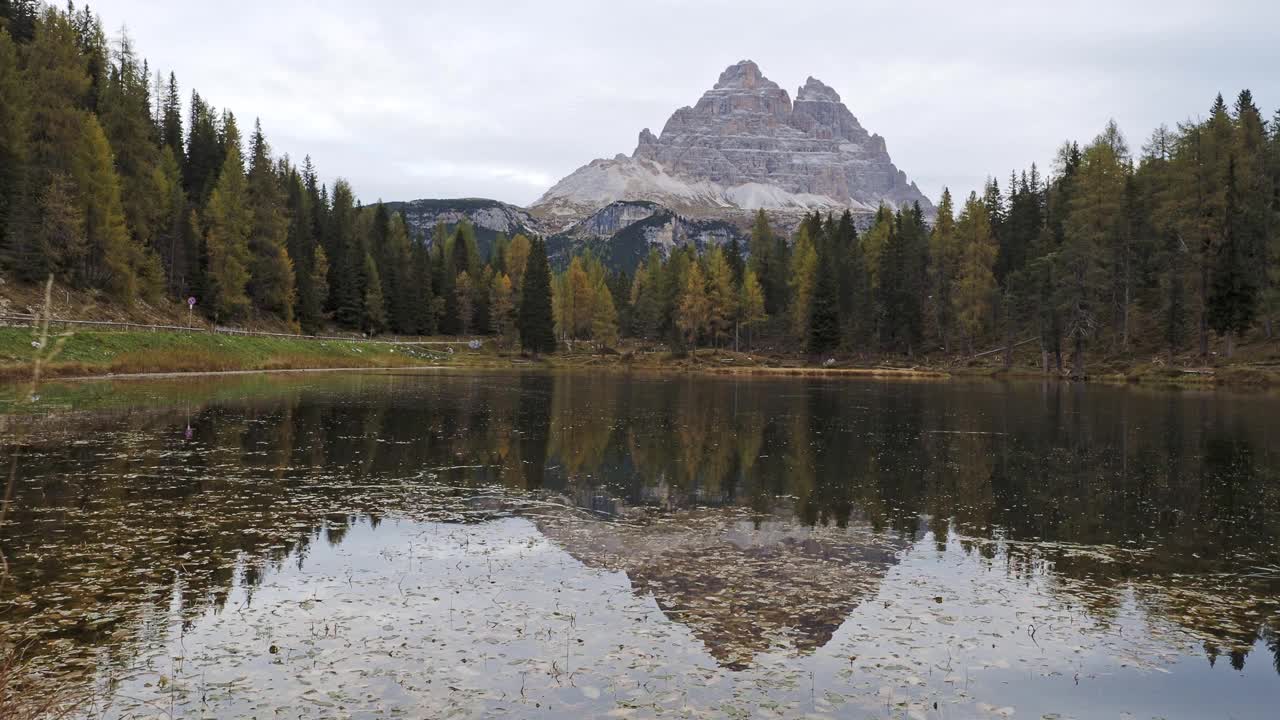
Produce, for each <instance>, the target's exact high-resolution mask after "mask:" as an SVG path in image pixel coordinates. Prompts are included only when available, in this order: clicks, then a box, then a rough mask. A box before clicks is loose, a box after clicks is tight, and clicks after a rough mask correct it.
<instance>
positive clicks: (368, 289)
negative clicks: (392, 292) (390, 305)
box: [360, 253, 387, 335]
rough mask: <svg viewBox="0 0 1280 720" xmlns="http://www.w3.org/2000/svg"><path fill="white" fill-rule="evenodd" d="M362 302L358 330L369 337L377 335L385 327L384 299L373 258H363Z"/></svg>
mask: <svg viewBox="0 0 1280 720" xmlns="http://www.w3.org/2000/svg"><path fill="white" fill-rule="evenodd" d="M363 275H364V302H363V303H362V304H363V306H364V307H363V309H362V315H361V318H360V329H362V330H364V331H365V332H366V333H368V334H369V335H377V334H378V333H380V332H382V331H383V330H385V329H386V327H387V313H386V298H384V297H383V295H382V281H381V280H380V279H379V278H378V264H377V263H375V262H374V261H373V256H372V255H369V254H368V253H365V256H364V271H363Z"/></svg>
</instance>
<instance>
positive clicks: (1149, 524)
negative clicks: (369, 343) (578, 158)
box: [0, 373, 1280, 672]
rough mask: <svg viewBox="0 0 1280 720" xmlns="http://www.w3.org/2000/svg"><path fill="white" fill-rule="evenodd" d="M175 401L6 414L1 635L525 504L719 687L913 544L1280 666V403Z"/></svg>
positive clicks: (227, 385) (834, 386)
mask: <svg viewBox="0 0 1280 720" xmlns="http://www.w3.org/2000/svg"><path fill="white" fill-rule="evenodd" d="M237 383H239V384H237ZM155 395H156V397H151V398H149V399H146V400H145V401H143V400H140V401H139V402H138V403H137V404H136V406H133V407H130V408H128V409H125V410H117V411H91V410H77V411H74V412H54V413H51V414H49V415H47V416H44V417H41V418H38V419H32V418H27V417H24V418H14V417H11V418H8V421H7V424H8V426H10V427H12V425H13V423H14V422H17V421H22V422H27V421H31V422H33V424H35V425H36V426H37V427H38V430H39V431H38V432H36V433H33V434H32V437H35V438H37V439H36V440H33V441H30V442H29V444H28V446H27V447H25V448H23V457H22V461H21V470H20V477H21V479H22V482H21V485H20V487H19V489H18V494H17V497H16V499H15V504H14V507H15V512H14V513H13V515H12V521H11V522H12V524H11V526H10V527H8V528H6V537H5V538H4V542H5V548H6V551H7V552H8V553H9V555H10V557H11V560H12V564H13V568H14V571H15V581H16V582H13V583H10V584H9V585H8V586H7V588H6V590H5V593H6V594H5V596H4V597H3V598H0V634H3V635H4V636H5V637H10V638H16V637H27V636H30V637H34V638H37V640H38V645H37V648H38V652H39V653H42V654H45V655H47V656H48V657H50V658H57V662H58V664H59V666H60V667H64V668H66V667H71V666H73V665H74V663H75V662H77V661H78V662H80V663H82V664H85V665H89V664H92V663H99V662H102V661H103V657H102V656H101V654H100V653H107V655H108V657H107V658H106V660H107V661H110V660H111V659H112V657H111V656H112V655H113V654H114V655H116V656H118V659H122V658H124V657H127V656H128V654H129V653H130V652H131V647H133V646H134V645H135V644H136V643H137V642H139V641H140V640H142V639H143V638H145V637H146V636H147V634H148V633H157V632H161V631H162V630H163V622H159V621H158V619H159V618H162V617H164V616H165V615H166V614H167V613H169V612H171V611H172V612H174V613H176V615H177V616H179V617H181V618H182V619H183V621H184V623H186V624H187V625H188V626H189V625H190V624H191V623H193V622H195V621H196V620H197V619H198V618H199V617H201V615H202V614H204V613H205V612H207V611H208V610H209V609H211V608H212V609H221V608H223V607H224V605H225V604H226V602H227V599H228V596H229V593H230V592H231V589H232V588H233V587H234V586H235V585H236V583H240V584H241V585H243V586H245V587H247V588H248V589H249V591H250V592H249V597H250V599H252V588H254V587H255V586H256V585H258V584H259V583H261V582H262V581H263V579H264V577H266V576H268V575H269V574H270V573H271V572H272V571H273V568H278V567H280V566H281V565H282V563H286V562H289V563H296V564H298V565H299V566H300V565H302V564H304V563H305V562H306V559H307V556H308V552H309V547H310V546H311V544H313V543H315V542H316V541H317V540H320V539H323V540H324V541H325V542H327V543H329V544H331V545H338V544H340V543H342V542H343V540H344V534H345V533H346V531H347V528H348V526H349V525H350V524H351V523H352V522H354V521H356V520H358V519H360V518H364V517H368V518H370V520H371V521H372V522H375V523H376V522H377V520H378V519H380V518H382V517H384V516H394V517H401V516H403V517H411V518H418V519H429V520H443V521H447V522H457V523H470V522H481V521H485V520H487V519H491V518H494V517H499V516H503V515H510V514H525V515H529V516H531V517H533V518H535V519H536V522H537V524H538V528H539V529H540V531H542V532H543V533H544V534H545V535H546V537H548V538H550V539H551V540H553V541H554V542H556V543H557V544H559V545H560V546H561V547H562V548H563V549H564V550H566V551H567V552H569V553H570V554H571V555H573V556H574V557H576V558H578V559H579V560H581V561H582V562H584V563H586V564H587V565H588V566H590V567H599V568H606V569H610V570H620V571H622V572H625V573H626V574H627V576H628V578H629V579H630V581H631V584H632V588H633V591H634V592H635V593H637V594H640V595H648V594H651V595H652V596H653V597H654V598H655V599H656V601H657V603H658V606H659V607H660V608H661V609H662V610H663V611H664V612H665V613H666V614H667V615H668V616H669V617H670V618H671V619H672V620H674V621H676V622H679V623H682V624H685V625H687V626H688V627H689V628H690V629H691V631H692V632H693V633H694V634H695V636H697V637H698V638H699V639H700V640H701V641H702V642H703V643H704V644H705V645H706V647H707V649H708V651H709V652H710V653H711V655H712V656H713V657H714V658H715V659H716V661H717V662H719V663H720V664H721V665H723V666H724V667H728V668H744V667H747V666H748V665H750V664H751V662H752V660H753V658H754V657H755V656H756V655H757V654H759V653H761V652H765V651H767V650H770V649H771V648H778V647H786V648H790V650H791V651H792V652H798V653H802V654H803V653H809V652H813V651H814V650H816V649H817V648H820V647H822V646H824V645H825V644H827V643H828V642H829V641H830V640H831V638H832V636H833V634H834V633H835V632H836V630H837V628H839V627H840V626H841V624H842V623H843V622H844V621H845V620H846V619H847V618H848V617H849V616H850V615H851V614H852V613H854V612H855V610H856V608H857V607H858V606H859V605H860V604H861V603H863V602H865V601H866V600H867V599H868V598H871V597H874V595H875V593H876V591H877V587H878V586H879V583H880V582H881V581H882V579H883V578H884V577H885V574H886V573H887V572H888V571H889V569H890V568H891V567H892V566H893V565H894V564H895V563H897V562H899V560H900V559H901V558H902V557H903V555H904V553H909V552H917V551H920V550H921V549H923V548H928V547H932V548H933V549H934V550H936V551H937V552H942V551H944V550H945V549H946V548H947V547H948V546H949V545H952V544H955V543H958V544H959V546H960V547H961V548H963V549H964V551H965V552H966V553H969V554H970V555H972V556H976V557H980V558H983V559H985V561H987V562H989V563H992V564H993V565H994V564H997V563H998V564H999V565H1000V566H1001V567H1004V568H1006V570H1005V571H1006V572H1009V573H1013V574H1019V573H1025V574H1027V575H1028V576H1031V575H1036V574H1046V575H1047V576H1048V578H1049V579H1050V580H1051V583H1050V584H1051V586H1052V587H1053V588H1054V589H1055V592H1057V593H1061V594H1062V595H1063V596H1064V597H1068V598H1069V599H1071V600H1072V601H1073V602H1076V603H1079V604H1080V605H1082V606H1083V607H1086V608H1087V609H1088V613H1089V614H1090V615H1091V616H1092V617H1093V618H1095V619H1098V620H1099V621H1102V622H1105V621H1106V619H1107V618H1109V617H1113V616H1115V615H1116V614H1117V613H1118V612H1119V610H1120V608H1121V606H1122V604H1123V603H1124V602H1125V598H1127V597H1130V596H1136V597H1137V599H1138V600H1137V601H1138V603H1139V604H1140V605H1141V607H1142V609H1143V610H1144V612H1146V613H1148V614H1149V615H1150V616H1152V617H1158V618H1162V619H1164V620H1166V621H1168V622H1171V623H1174V624H1176V625H1177V626H1179V627H1181V628H1182V629H1184V630H1185V631H1186V632H1188V633H1190V634H1191V635H1192V636H1193V637H1195V638H1197V639H1198V641H1199V642H1200V643H1202V644H1203V646H1204V651H1205V653H1206V655H1207V657H1208V660H1209V662H1210V663H1213V662H1215V661H1216V660H1217V659H1219V658H1220V656H1223V655H1225V656H1227V657H1228V658H1229V662H1230V664H1231V665H1232V667H1235V668H1241V667H1243V666H1244V664H1245V662H1246V660H1247V659H1248V656H1249V654H1250V653H1251V652H1252V651H1253V650H1254V648H1255V647H1264V648H1266V649H1268V650H1269V651H1270V652H1271V654H1272V657H1271V658H1268V661H1269V662H1272V663H1274V664H1275V666H1276V669H1277V671H1278V672H1280V619H1278V618H1280V615H1278V614H1277V613H1278V612H1280V550H1278V548H1280V457H1277V452H1280V442H1277V437H1276V434H1277V432H1280V431H1278V430H1277V429H1276V428H1275V427H1274V424H1273V423H1272V419H1273V418H1274V417H1275V409H1276V407H1277V400H1276V399H1275V398H1268V397H1245V396H1230V397H1224V396H1220V395H1215V394H1213V393H1208V392H1185V393H1164V392H1155V391H1146V390H1142V389H1137V388H1098V387H1089V388H1080V387H1071V386H1066V385H1060V384H1043V385H1042V384H1025V385H996V384H973V385H967V384H892V383H856V382H845V381H841V382H830V381H824V380H785V381H775V380H721V379H710V378H696V379H658V378H645V377H631V376H622V375H574V374H555V375H549V374H536V373H528V374H520V375H500V374H493V375H484V374H480V375H442V376H433V377H422V376H417V377H391V376H367V377H365V376H357V377H341V378H324V379H310V378H309V379H305V380H298V379H292V380H280V379H275V380H271V381H269V382H264V381H261V380H255V381H219V382H206V383H204V384H201V385H200V386H198V387H193V386H191V384H190V383H189V382H185V381H184V384H183V385H182V386H181V387H174V386H169V387H168V388H167V389H164V390H161V391H157V392H156V393H155ZM174 398H181V402H179V401H178V400H176V399H174ZM193 403H194V405H193ZM187 427H190V429H191V436H190V438H187V437H186V436H185V431H186V428H187ZM570 508H576V509H570ZM584 511H585V512H584ZM926 541H928V542H926ZM929 543H931V544H929ZM913 548H914V549H913Z"/></svg>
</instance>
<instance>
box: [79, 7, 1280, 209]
mask: <svg viewBox="0 0 1280 720" xmlns="http://www.w3.org/2000/svg"><path fill="white" fill-rule="evenodd" d="M93 7H94V9H95V10H96V11H97V12H99V13H101V15H102V16H103V21H104V23H105V24H106V27H107V28H108V31H109V32H111V33H112V34H114V31H115V29H117V28H119V27H120V26H121V25H123V24H127V25H128V27H129V32H130V34H131V35H132V36H133V38H134V40H135V43H136V46H137V47H138V48H139V49H140V50H141V51H142V52H143V53H144V54H145V55H146V56H147V57H148V58H149V59H150V60H151V63H152V66H153V67H158V68H162V69H164V70H168V69H170V68H172V69H173V70H175V71H176V72H177V74H178V79H179V82H180V84H181V85H182V87H183V88H184V91H189V90H190V89H191V88H193V87H194V88H196V89H198V90H199V91H200V93H201V94H202V95H203V96H205V97H206V99H208V100H209V101H210V102H212V103H214V104H215V105H217V106H219V107H223V106H226V107H230V108H231V109H232V110H234V111H235V112H236V114H237V115H238V116H239V117H240V118H241V120H242V123H247V122H249V120H250V119H251V118H253V117H255V116H260V117H261V118H262V122H263V127H264V129H265V130H266V132H267V136H268V138H269V139H270V140H271V142H272V144H273V146H274V148H275V149H276V151H277V152H287V153H289V154H290V155H292V156H294V157H300V156H302V155H304V154H307V153H310V154H311V155H312V157H313V159H314V160H315V162H316V164H317V166H318V167H319V168H320V170H321V172H322V174H323V175H324V176H325V177H333V176H343V177H346V178H347V179H349V180H350V181H351V182H352V183H353V185H354V186H355V188H356V190H357V192H358V193H359V194H360V195H361V197H363V198H365V199H366V200H370V199H375V198H379V197H381V198H385V199H412V198H417V197H462V196H482V197H496V198H498V199H501V200H506V201H510V202H515V203H520V204H525V203H528V202H531V201H532V200H534V199H535V198H536V197H538V196H539V195H540V194H541V192H542V191H543V190H544V189H545V188H546V186H548V185H550V184H551V183H552V182H554V181H555V180H556V179H559V178H560V177H562V176H563V175H565V174H567V173H569V172H571V171H572V170H574V169H575V168H577V167H579V166H581V165H583V164H585V163H586V162H588V161H589V160H591V159H593V158H596V157H612V156H613V155H615V154H617V153H619V152H628V153H629V152H630V151H631V150H632V149H633V148H634V146H635V141H636V134H637V133H638V132H639V130H640V129H641V128H642V127H650V128H652V129H653V130H654V131H655V132H656V131H658V130H660V129H661V127H662V125H663V123H664V122H665V121H666V119H667V117H668V116H669V115H670V113H671V112H672V111H673V110H674V109H676V108H677V107H679V106H681V105H689V104H693V103H694V102H696V101H697V99H698V96H699V95H700V94H701V93H702V91H703V90H705V89H706V88H708V87H710V86H711V84H712V83H714V82H715V79H716V77H717V76H718V74H719V73H720V71H721V70H722V69H723V68H724V67H726V66H727V65H729V64H730V63H733V62H736V61H737V60H741V59H743V58H751V59H754V60H756V61H757V63H759V64H760V66H761V68H762V69H763V70H764V72H765V74H767V75H768V76H769V77H770V78H771V79H773V80H775V81H776V82H778V83H779V84H781V85H782V86H783V87H786V88H788V89H789V90H791V91H792V92H794V89H795V87H796V86H798V85H800V84H801V83H802V82H803V81H804V79H805V77H807V76H808V75H813V76H815V77H818V78H821V79H822V80H823V81H825V82H826V83H827V84H829V85H831V86H832V87H834V88H836V90H837V91H838V92H840V94H841V96H842V97H843V98H844V100H845V102H846V104H848V105H849V108H850V109H851V110H852V111H853V113H854V115H856V116H857V117H858V119H859V120H860V121H861V122H862V124H863V125H864V126H865V127H866V128H867V129H868V130H870V131H871V132H877V133H879V134H881V135H883V136H884V137H885V138H886V139H887V141H888V146H889V151H890V153H891V154H892V156H893V158H894V161H895V162H896V163H897V164H898V166H899V167H901V168H902V169H903V170H905V171H906V172H907V174H908V175H909V176H910V177H911V178H913V179H915V180H916V181H917V182H918V183H919V184H920V186H921V188H922V189H923V190H925V192H926V193H928V194H930V195H931V196H935V197H936V196H937V194H938V193H939V192H940V191H941V188H942V187H943V186H944V185H948V186H951V187H952V189H953V190H954V191H956V192H957V193H958V194H966V193H967V192H968V190H969V189H972V188H973V187H976V186H977V185H978V184H979V183H981V181H982V179H983V178H984V177H986V176H987V175H994V176H996V177H998V178H1001V179H1003V178H1004V177H1006V176H1007V174H1008V172H1009V170H1011V169H1014V168H1022V167H1026V166H1027V165H1029V164H1030V163H1031V162H1033V161H1034V162H1038V163H1039V164H1040V165H1041V166H1042V167H1043V166H1044V165H1046V164H1047V163H1048V161H1049V159H1050V158H1051V156H1052V153H1053V151H1054V149H1055V148H1056V147H1057V146H1058V145H1059V144H1060V143H1061V142H1062V141H1063V140H1064V139H1068V138H1073V139H1080V140H1087V139H1089V138H1090V137H1092V136H1093V135H1094V134H1095V133H1096V132H1097V131H1098V130H1099V129H1100V128H1101V127H1102V125H1103V124H1104V123H1105V122H1106V121H1107V119H1109V118H1111V117H1114V118H1115V119H1116V120H1117V121H1118V122H1119V123H1120V125H1121V127H1122V128H1123V129H1124V130H1125V131H1126V133H1127V134H1128V136H1129V138H1130V141H1131V143H1132V144H1133V145H1134V146H1135V147H1137V146H1140V145H1141V142H1142V140H1143V138H1145V136H1146V135H1147V134H1148V133H1149V132H1150V131H1151V129H1152V128H1154V127H1155V126H1156V125H1157V124H1159V123H1161V122H1169V123H1173V122H1176V121H1178V120H1182V119H1185V118H1187V117H1189V116H1193V115H1197V114H1204V113H1205V112H1206V110H1207V108H1208V106H1209V103H1210V102H1211V100H1212V99H1213V96H1214V94H1215V93H1217V92H1219V91H1221V92H1223V93H1224V94H1227V95H1228V96H1231V95H1234V94H1235V93H1236V92H1237V91H1238V90H1239V89H1240V88H1243V87H1249V88H1251V89H1252V90H1253V91H1254V96H1255V98H1257V99H1258V101H1259V102H1260V103H1262V104H1263V106H1264V108H1266V109H1267V110H1268V113H1267V114H1268V115H1269V114H1270V112H1269V110H1271V109H1274V108H1275V107H1277V106H1280V75H1277V74H1276V73H1275V68H1276V67H1280V43H1276V42H1275V32H1274V28H1276V27H1280V3H1275V2H1272V1H1271V0H1252V1H1251V0H1224V1H1223V2H1218V3H1215V4H1212V5H1210V4H1206V3H1203V2H1201V1H1200V0H1196V1H1194V2H1192V1H1190V0H1142V1H1133V2H1114V0H1108V1H1106V2H1103V1H1102V0H1086V1H1084V2H1077V3H1074V4H1073V5H1071V6H1070V7H1068V6H1064V5H1062V4H1061V3H1056V2H1053V3H1050V2H1043V3H1041V2H1028V1H1023V2H1010V1H1007V0H975V1H974V2H969V3H938V2H931V1H926V0H900V1H889V0H883V1H879V0H877V1H863V2H836V1H834V0H832V1H830V2H817V1H816V0H793V2H790V3H785V4H783V3H777V2H761V1H753V0H734V1H729V0H713V1H705V2H677V1H676V0H660V1H658V2H645V3H623V2H607V3H602V2H598V1H597V0H562V1H555V0H543V1H542V2H519V1H514V0H512V1H509V2H499V1H497V0H471V1H469V2H466V3H458V2H440V1H438V0H430V1H428V2H412V1H410V0H398V1H394V2H392V1H387V2H369V3H364V4H361V5H359V6H358V7H357V6H353V5H352V4H350V3H349V2H344V3H338V2H332V1H330V0H317V1H316V2H301V1H299V0H283V1H278V2H270V1H267V2H263V0H255V1H254V2H249V1H247V0H224V2H220V3H154V2H147V1H145V0H100V1H99V2H97V3H95V4H94V5H93Z"/></svg>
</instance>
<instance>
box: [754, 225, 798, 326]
mask: <svg viewBox="0 0 1280 720" xmlns="http://www.w3.org/2000/svg"><path fill="white" fill-rule="evenodd" d="M779 241H780V238H778V237H776V236H775V235H774V232H773V228H772V227H770V225H769V216H768V215H766V214H765V212H764V210H758V211H756V220H755V225H754V226H753V227H752V229H751V269H752V270H754V271H755V273H756V277H758V278H759V279H760V285H761V287H762V288H764V302H765V311H766V312H768V313H769V314H770V315H774V314H777V313H780V312H781V311H782V309H783V308H784V307H785V306H786V302H787V282H788V279H789V278H788V267H787V263H786V258H785V257H784V256H783V254H781V253H780V252H779V250H780V249H781V248H782V247H783V245H784V244H783V243H780V242H779Z"/></svg>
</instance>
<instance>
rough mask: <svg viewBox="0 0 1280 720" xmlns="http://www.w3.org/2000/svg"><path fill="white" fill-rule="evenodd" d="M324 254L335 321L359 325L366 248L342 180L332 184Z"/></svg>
mask: <svg viewBox="0 0 1280 720" xmlns="http://www.w3.org/2000/svg"><path fill="white" fill-rule="evenodd" d="M332 202H333V207H332V209H331V211H330V212H329V221H328V226H329V227H328V230H327V232H326V236H327V242H326V246H327V247H326V253H327V254H328V256H329V303H330V307H331V308H332V309H333V318H334V320H335V321H337V322H338V324H340V325H342V326H344V327H349V328H358V327H361V326H362V323H363V319H364V297H365V286H364V282H365V278H364V276H365V272H364V270H365V267H364V256H365V250H364V247H363V245H362V243H361V238H360V233H359V231H358V229H357V219H358V216H359V215H360V209H359V208H357V207H356V203H355V195H354V194H353V193H352V190H351V186H350V185H349V184H347V182H346V181H345V180H338V181H337V182H336V183H334V185H333V201H332Z"/></svg>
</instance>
